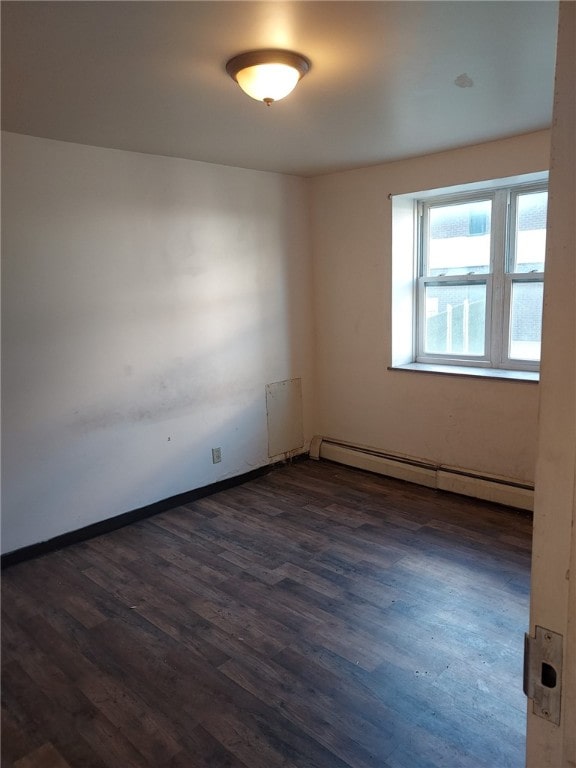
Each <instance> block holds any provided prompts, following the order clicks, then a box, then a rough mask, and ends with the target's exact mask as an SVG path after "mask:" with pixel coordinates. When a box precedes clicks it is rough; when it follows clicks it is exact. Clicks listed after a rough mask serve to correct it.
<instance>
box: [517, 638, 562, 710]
mask: <svg viewBox="0 0 576 768" xmlns="http://www.w3.org/2000/svg"><path fill="white" fill-rule="evenodd" d="M561 692H562V635H559V634H558V633H557V632H552V630H551V629H544V627H538V626H537V627H536V636H535V637H530V635H529V634H528V633H526V634H525V635H524V693H525V694H526V696H528V698H529V699H532V700H533V712H534V714H535V715H538V717H543V718H544V719H545V720H549V721H550V722H551V723H555V724H556V725H560V696H561Z"/></svg>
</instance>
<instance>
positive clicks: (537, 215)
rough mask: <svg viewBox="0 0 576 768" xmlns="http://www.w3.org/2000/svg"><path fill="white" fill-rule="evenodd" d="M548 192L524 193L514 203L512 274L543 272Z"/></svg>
mask: <svg viewBox="0 0 576 768" xmlns="http://www.w3.org/2000/svg"><path fill="white" fill-rule="evenodd" d="M547 206H548V192H545V191H544V192H526V193H525V194H522V195H518V197H517V203H516V254H515V260H514V263H513V265H512V267H511V271H512V272H533V271H536V272H544V256H545V253H546V209H547Z"/></svg>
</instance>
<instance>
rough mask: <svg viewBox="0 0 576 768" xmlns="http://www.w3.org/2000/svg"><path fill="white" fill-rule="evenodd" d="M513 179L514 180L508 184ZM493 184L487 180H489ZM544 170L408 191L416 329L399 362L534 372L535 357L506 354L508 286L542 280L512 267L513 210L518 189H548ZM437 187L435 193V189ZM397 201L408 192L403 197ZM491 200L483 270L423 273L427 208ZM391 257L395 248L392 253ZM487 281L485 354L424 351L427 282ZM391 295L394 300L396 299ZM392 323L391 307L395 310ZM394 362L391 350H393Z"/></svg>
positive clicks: (540, 275)
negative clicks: (413, 218)
mask: <svg viewBox="0 0 576 768" xmlns="http://www.w3.org/2000/svg"><path fill="white" fill-rule="evenodd" d="M510 182H512V183H510ZM490 184H491V185H490ZM547 187H548V183H547V174H538V175H537V176H536V178H535V175H532V176H531V177H529V178H526V177H525V178H524V179H518V178H517V179H514V180H510V179H502V180H499V181H495V182H492V183H490V182H485V183H483V184H480V185H477V186H476V185H465V186H464V187H459V188H457V189H456V191H454V190H450V189H448V190H437V191H430V192H427V193H421V195H415V196H412V201H413V207H414V211H415V213H416V226H415V236H414V244H415V274H414V281H413V287H414V297H413V318H412V327H413V332H414V341H413V354H412V359H411V361H410V360H404V361H401V362H415V363H416V364H424V365H432V366H446V367H447V371H448V370H449V367H450V366H455V367H460V368H462V367H463V366H464V367H470V368H485V369H492V370H506V371H538V370H539V362H538V361H530V360H525V359H514V358H511V357H510V356H509V355H508V348H509V344H508V339H509V332H510V316H511V314H510V302H511V296H512V288H513V285H514V284H519V283H542V284H543V282H544V272H510V268H511V266H512V262H513V259H514V254H515V236H516V209H517V200H518V197H519V196H520V195H521V194H525V193H527V192H538V191H545V190H547ZM434 192H438V194H434ZM401 197H402V200H401V201H399V202H400V203H403V204H404V203H406V202H407V200H406V198H407V197H411V196H401ZM481 200H490V201H491V204H492V216H491V228H490V233H491V237H490V266H489V271H488V272H485V273H480V272H479V273H470V274H469V275H465V274H461V275H453V274H451V275H445V276H438V275H436V276H434V275H427V274H426V272H427V269H426V258H427V244H428V238H427V226H428V218H429V211H430V210H431V209H432V208H434V207H435V206H438V205H449V204H458V203H464V202H470V201H481ZM393 257H394V253H393ZM442 284H447V285H470V284H483V285H486V337H485V344H484V351H485V354H484V355H483V356H481V357H480V356H477V355H462V354H459V355H456V354H454V355H451V354H434V353H425V352H424V351H423V350H424V314H423V313H424V311H425V310H424V306H425V301H424V296H425V290H426V286H429V285H442ZM396 299H397V297H396V298H395V296H393V309H394V305H395V303H396V305H397V304H398V302H397V300H396ZM393 324H394V312H393ZM393 365H394V349H393Z"/></svg>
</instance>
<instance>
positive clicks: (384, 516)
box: [2, 461, 531, 768]
mask: <svg viewBox="0 0 576 768" xmlns="http://www.w3.org/2000/svg"><path fill="white" fill-rule="evenodd" d="M530 535H531V523H530V520H529V519H527V518H525V517H522V516H521V515H518V514H515V513H514V512H512V511H510V510H506V509H505V508H501V507H496V506H492V505H489V504H486V503H481V502H475V501H473V500H470V499H465V498H462V497H458V496H451V495H449V494H444V493H441V492H435V491H430V490H428V489H424V488H419V487H417V486H413V485H409V484H404V483H401V482H399V481H394V480H389V479H385V478H379V477H376V476H373V475H369V474H365V473H362V472H357V471H354V470H349V469H346V468H343V467H339V466H337V465H334V464H329V463H324V462H320V463H318V462H312V461H305V462H300V463H297V464H294V465H292V466H288V467H285V468H281V469H278V470H274V471H273V472H271V473H270V474H268V475H267V476H265V477H261V478H259V479H257V480H253V481H251V482H250V483H248V484H245V485H243V486H239V487H236V488H233V489H231V490H227V491H224V492H222V493H219V494H217V495H214V496H212V497H209V498H205V499H203V500H200V501H197V502H195V503H193V504H190V505H188V506H186V507H179V508H178V509H174V510H172V511H170V512H166V513H164V514H161V515H158V516H156V517H153V518H150V519H148V520H145V521H142V522H139V523H136V524H134V525H132V526H129V527H127V528H123V529H122V530H119V531H116V532H114V533H110V534H107V535H104V536H100V537H98V538H96V539H92V540H91V541H89V542H84V543H81V544H77V545H74V546H71V547H69V548H67V549H65V550H61V551H59V552H55V553H52V554H49V555H46V556H44V557H41V558H38V559H36V560H33V561H29V562H26V563H21V564H19V565H15V566H13V567H11V568H9V569H7V570H6V571H5V572H4V575H3V605H2V612H3V626H2V629H3V662H2V673H3V710H2V711H3V740H2V752H3V762H2V765H3V766H4V767H5V768H8V766H15V768H66V767H67V766H69V767H70V768H103V767H110V768H132V767H134V768H147V767H148V766H151V767H153V768H224V767H226V768H280V767H282V768H291V767H293V766H298V767H299V768H345V767H346V766H349V767H352V768H438V767H440V766H442V767H444V768H471V767H472V766H474V768H480V767H483V768H508V767H510V768H512V767H516V766H517V767H520V766H522V765H523V764H524V727H525V726H524V721H525V701H524V697H523V694H522V692H521V676H522V675H521V667H522V645H523V633H524V631H525V629H526V627H527V622H528V579H529V562H530Z"/></svg>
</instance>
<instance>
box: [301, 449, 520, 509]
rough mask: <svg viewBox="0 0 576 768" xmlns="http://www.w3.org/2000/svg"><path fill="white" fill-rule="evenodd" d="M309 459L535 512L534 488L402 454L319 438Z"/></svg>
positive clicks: (508, 479)
mask: <svg viewBox="0 0 576 768" xmlns="http://www.w3.org/2000/svg"><path fill="white" fill-rule="evenodd" d="M310 458H312V459H329V460H330V461H335V462H338V463H339V464H345V465H347V466H349V467H356V468H357V469H365V470H368V471H369V472H376V473H378V474H380V475H387V476H388V477H395V478H398V479H399V480H407V481H408V482H410V483H417V484H418V485H425V486H427V487H428V488H437V489H438V490H442V491H451V492H452V493H461V494H463V495H464V496H473V497H474V498H477V499H484V500H485V501H494V502H496V503H498V504H506V505H507V506H510V507H516V508H518V509H525V510H528V511H532V510H533V508H534V487H533V486H532V485H529V484H528V483H522V482H518V481H516V480H513V479H511V478H506V477H500V476H498V475H486V474H479V473H477V472H474V471H472V470H466V469H462V468H460V467H448V466H445V465H441V464H434V463H432V462H429V461H426V460H424V459H417V458H414V457H410V456H403V455H400V454H391V453H386V452H384V451H379V450H377V449H375V448H370V447H368V446H362V445H354V444H353V443H347V442H345V441H342V440H335V439H333V438H328V437H320V436H316V437H314V438H313V440H312V443H311V445H310Z"/></svg>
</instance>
